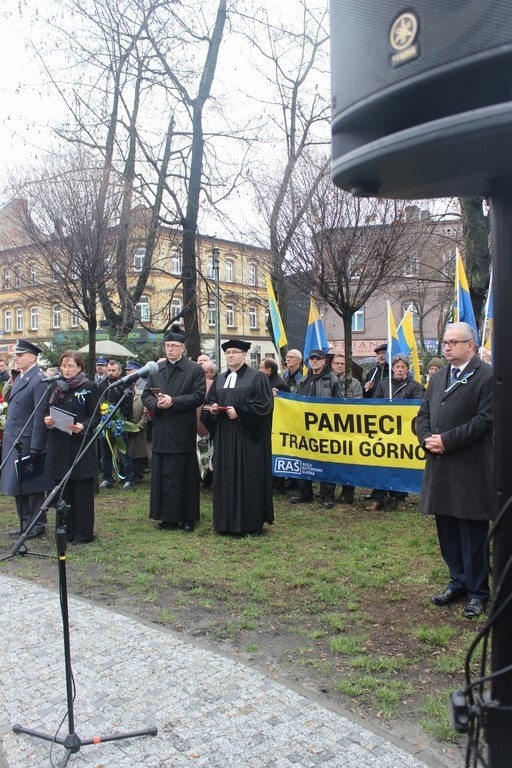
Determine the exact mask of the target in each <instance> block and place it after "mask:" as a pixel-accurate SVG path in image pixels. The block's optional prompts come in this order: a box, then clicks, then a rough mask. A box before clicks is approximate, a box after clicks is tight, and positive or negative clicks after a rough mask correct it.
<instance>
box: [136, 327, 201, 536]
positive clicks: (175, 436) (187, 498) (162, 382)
mask: <svg viewBox="0 0 512 768" xmlns="http://www.w3.org/2000/svg"><path fill="white" fill-rule="evenodd" d="M164 347H165V355H166V357H165V359H164V360H163V361H161V362H160V363H159V364H158V371H157V373H155V374H150V375H149V376H148V380H147V384H146V386H145V388H144V391H143V393H142V402H143V403H144V405H145V406H146V408H147V409H148V410H149V411H150V412H151V416H152V424H153V431H152V435H153V438H152V464H151V501H150V511H149V516H150V518H151V519H152V520H158V521H159V523H158V527H159V528H178V527H180V528H182V530H184V531H193V530H194V526H195V523H196V522H197V521H198V520H199V466H198V462H197V452H196V436H197V421H196V408H197V407H198V406H199V405H201V404H202V403H203V401H204V398H205V395H206V382H205V375H204V370H203V369H202V367H201V366H200V365H199V364H198V363H194V362H193V361H192V360H188V359H187V357H185V334H184V333H183V331H182V330H181V329H180V328H179V326H172V328H171V330H170V331H169V332H168V333H167V334H166V335H165V337H164Z"/></svg>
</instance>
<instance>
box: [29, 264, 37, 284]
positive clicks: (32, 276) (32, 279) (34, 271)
mask: <svg viewBox="0 0 512 768" xmlns="http://www.w3.org/2000/svg"><path fill="white" fill-rule="evenodd" d="M30 285H37V267H35V266H34V265H33V264H32V266H31V267H30Z"/></svg>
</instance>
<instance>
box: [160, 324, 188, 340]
mask: <svg viewBox="0 0 512 768" xmlns="http://www.w3.org/2000/svg"><path fill="white" fill-rule="evenodd" d="M185 339H186V336H185V334H184V333H183V331H182V330H181V328H180V327H179V325H172V326H171V330H170V331H167V333H166V334H165V336H164V341H179V342H180V343H181V344H184V343H185Z"/></svg>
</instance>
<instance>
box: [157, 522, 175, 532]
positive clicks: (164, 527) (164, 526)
mask: <svg viewBox="0 0 512 768" xmlns="http://www.w3.org/2000/svg"><path fill="white" fill-rule="evenodd" d="M156 527H157V528H160V529H161V530H163V531H167V530H171V528H177V527H178V523H170V522H169V521H168V520H162V522H161V523H158V525H157V526H156Z"/></svg>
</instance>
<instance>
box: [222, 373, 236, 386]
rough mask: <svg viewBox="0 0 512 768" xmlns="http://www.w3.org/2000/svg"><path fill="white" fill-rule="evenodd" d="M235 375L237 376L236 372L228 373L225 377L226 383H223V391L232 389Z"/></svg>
mask: <svg viewBox="0 0 512 768" xmlns="http://www.w3.org/2000/svg"><path fill="white" fill-rule="evenodd" d="M236 374H237V372H236V371H231V372H230V373H228V375H227V376H226V381H225V382H224V387H223V389H234V387H235V384H236Z"/></svg>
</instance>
